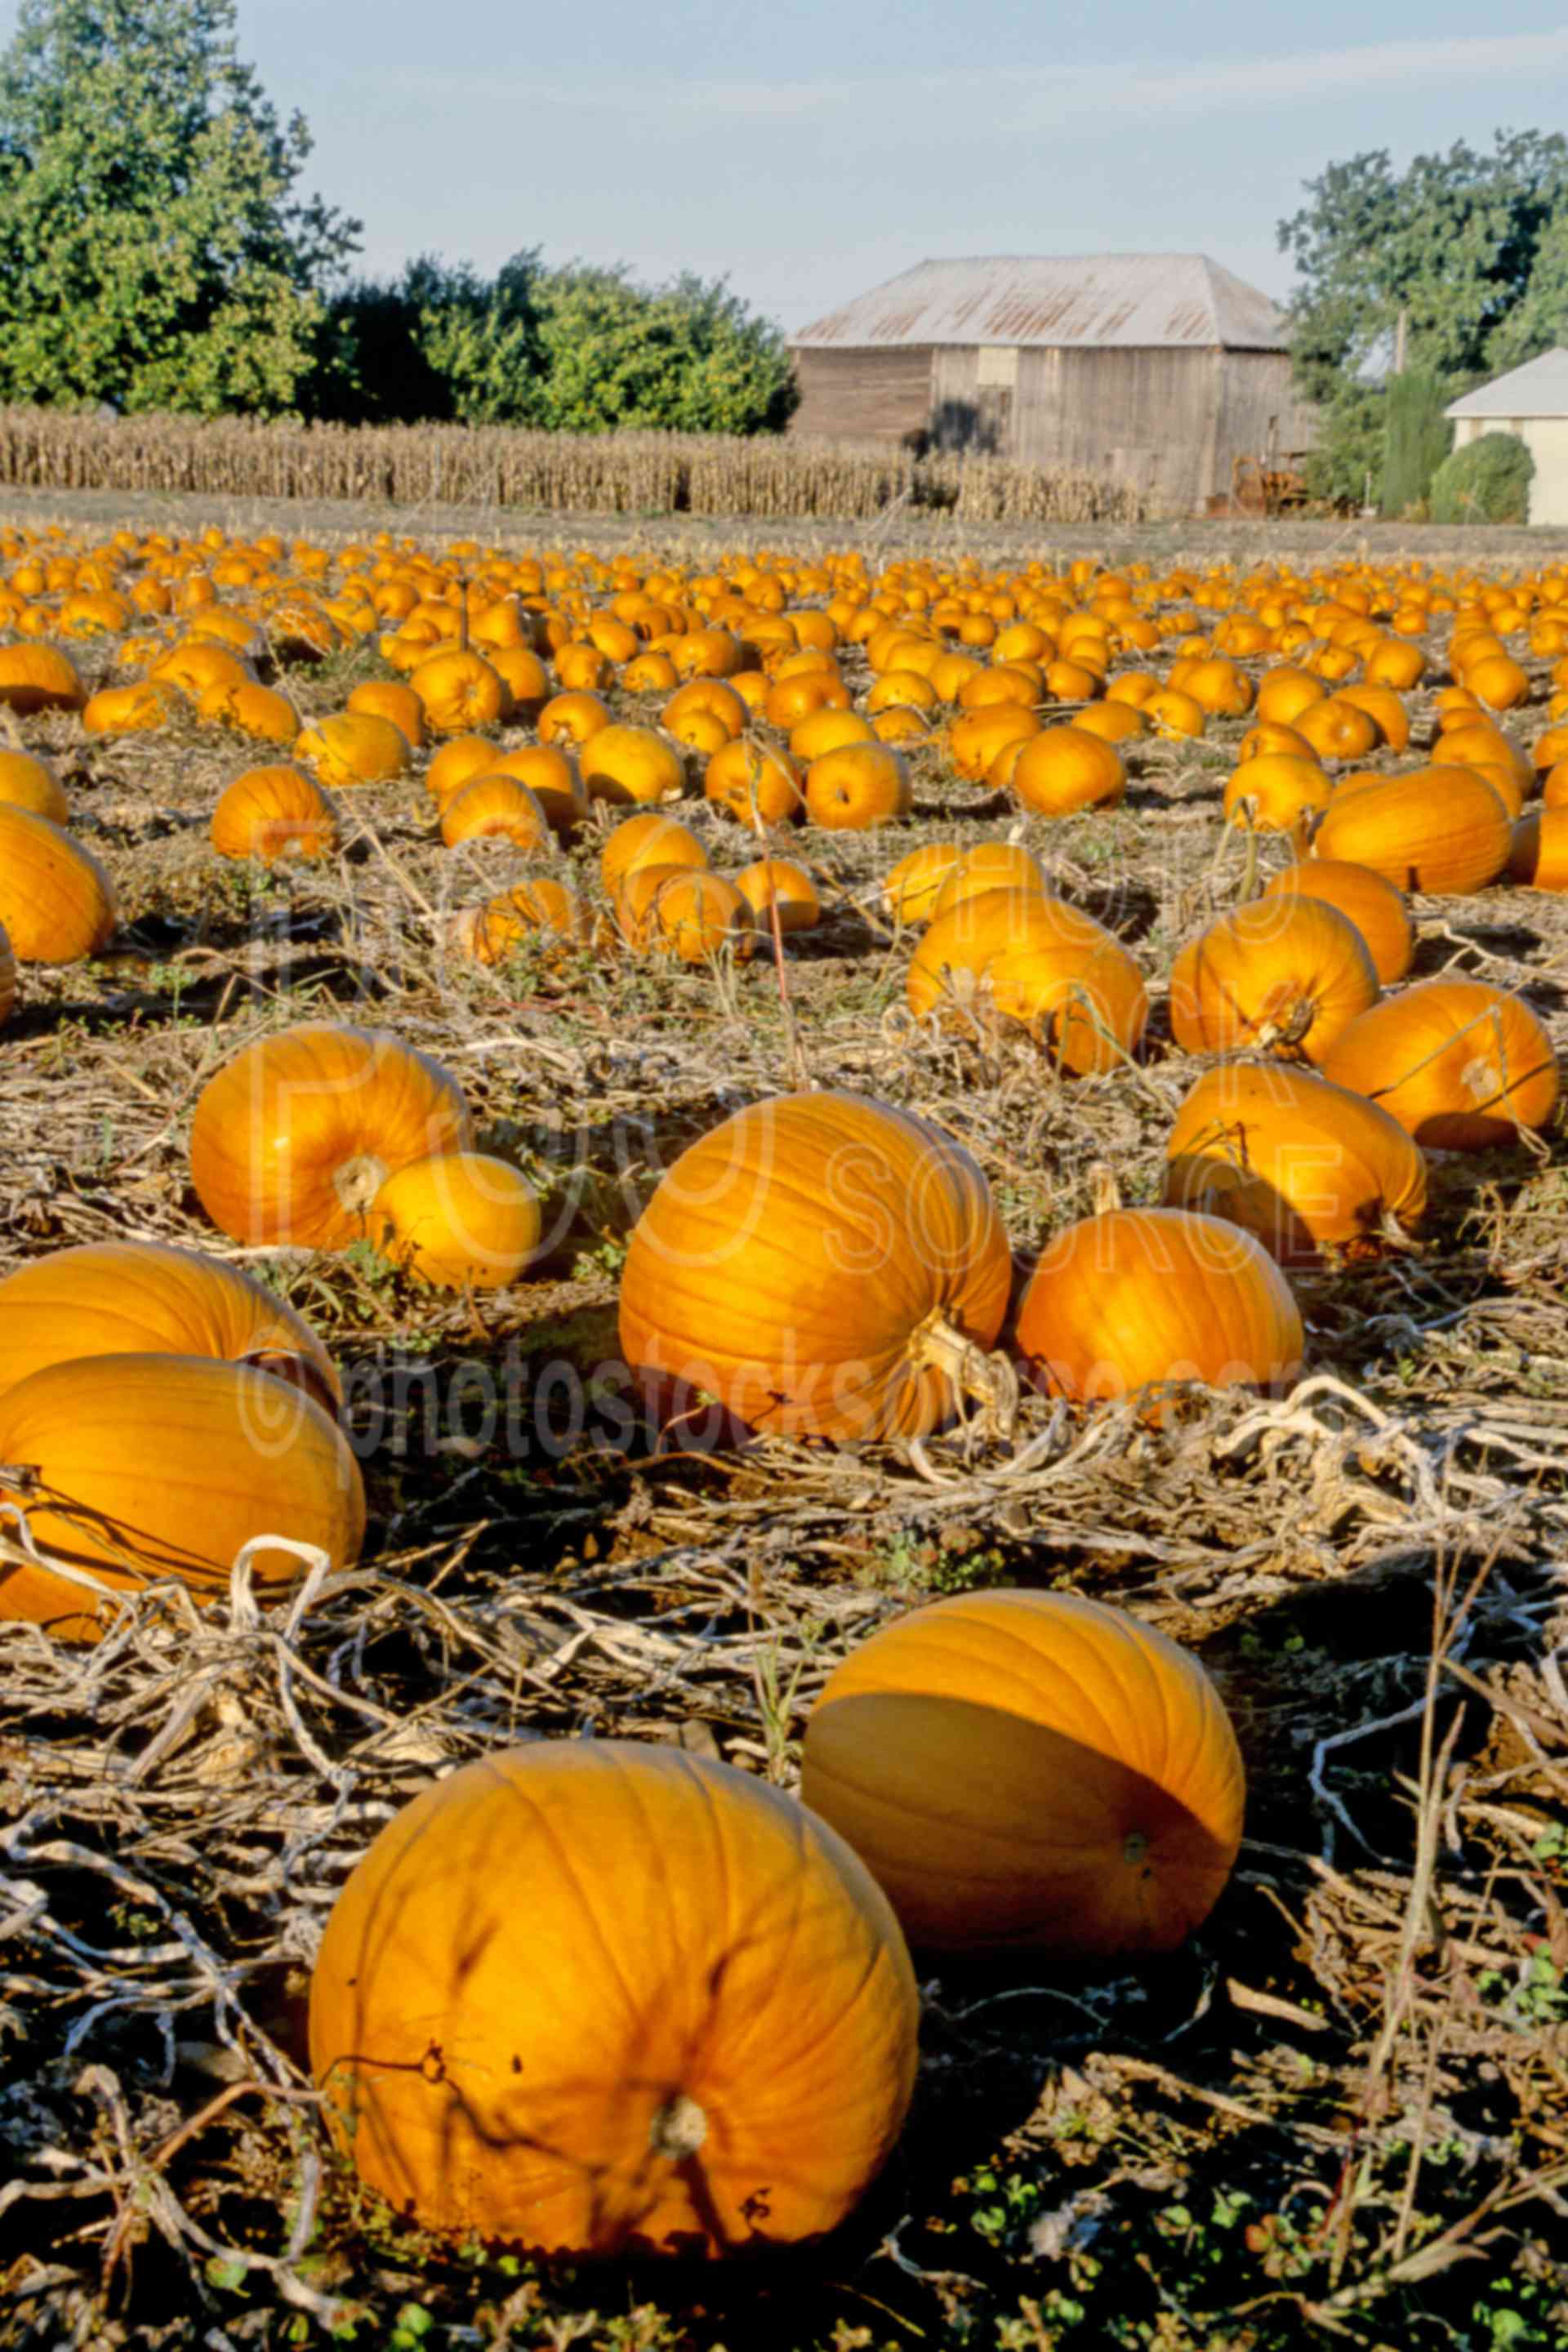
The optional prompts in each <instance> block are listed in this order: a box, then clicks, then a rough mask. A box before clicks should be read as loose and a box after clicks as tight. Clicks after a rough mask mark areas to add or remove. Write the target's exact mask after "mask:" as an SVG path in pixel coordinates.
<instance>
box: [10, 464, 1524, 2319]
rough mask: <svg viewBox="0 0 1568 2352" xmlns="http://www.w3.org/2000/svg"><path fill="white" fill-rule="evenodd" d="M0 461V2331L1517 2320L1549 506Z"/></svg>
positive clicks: (1520, 2296) (1520, 2301) (1520, 2309)
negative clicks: (998, 496) (660, 491)
mask: <svg viewBox="0 0 1568 2352" xmlns="http://www.w3.org/2000/svg"><path fill="white" fill-rule="evenodd" d="M43 500H44V494H43V493H39V494H38V498H37V500H35V501H33V502H32V503H29V501H28V500H27V499H24V498H22V497H20V496H18V497H17V498H16V500H15V503H14V505H13V507H12V508H11V509H10V512H11V513H12V515H13V517H21V518H22V519H21V520H15V519H14V520H10V521H8V522H6V521H0V1102H3V1113H0V2150H3V2151H4V2162H3V2163H0V2346H5V2347H12V2346H26V2347H39V2348H40V2352H42V2347H49V2352H57V2347H84V2352H100V2347H102V2352H110V2347H113V2352H121V2347H127V2352H129V2347H146V2352H162V2347H184V2346H187V2345H188V2346H191V2347H197V2346H203V2347H206V2346H210V2347H216V2352H238V2347H268V2352H270V2347H281V2346H289V2345H304V2346H309V2345H313V2344H317V2343H321V2344H329V2343H332V2342H338V2343H342V2344H352V2345H355V2346H363V2347H371V2346H374V2347H384V2346H387V2347H397V2352H418V2347H427V2352H448V2347H450V2348H451V2352H458V2347H465V2352H466V2347H487V2348H488V2347H562V2348H563V2352H564V2347H572V2346H578V2347H585V2352H688V2348H690V2352H713V2347H728V2352H751V2347H773V2352H926V2347H958V2346H963V2347H985V2348H986V2352H1057V2347H1061V2352H1090V2347H1093V2352H1103V2347H1118V2352H1290V2347H1307V2346H1317V2345H1344V2346H1346V2347H1361V2348H1363V2352H1408V2348H1409V2347H1432V2352H1442V2347H1459V2352H1520V2347H1534V2346H1538V2345H1539V2346H1542V2347H1548V2346H1558V2345H1561V2344H1562V2343H1563V2342H1564V2341H1565V2340H1568V1679H1565V1677H1568V1586H1565V1584H1564V1580H1563V1567H1564V1560H1565V1559H1568V1153H1565V1151H1564V1142H1565V1136H1568V1120H1565V1114H1564V1109H1563V1097H1562V1091H1561V1082H1560V1073H1561V1067H1562V1062H1563V1053H1564V1048H1565V1047H1568V554H1564V553H1562V552H1558V551H1555V550H1554V548H1553V546H1552V543H1551V542H1543V541H1542V540H1541V539H1540V538H1539V535H1538V536H1537V537H1536V538H1535V539H1531V538H1528V537H1526V536H1524V535H1516V537H1515V538H1514V540H1513V541H1510V542H1509V543H1508V544H1506V545H1504V544H1502V543H1498V544H1495V545H1491V544H1489V541H1488V535H1487V534H1485V533H1479V532H1478V533H1475V534H1472V535H1471V536H1470V537H1469V538H1468V539H1467V538H1465V537H1464V536H1463V535H1455V536H1451V537H1443V536H1439V535H1436V534H1430V535H1426V536H1422V535H1420V534H1415V535H1411V534H1409V533H1404V534H1400V533H1394V532H1390V533H1387V534H1384V535H1382V536H1380V537H1378V538H1377V539H1375V540H1362V541H1356V540H1355V538H1354V537H1353V535H1352V534H1347V533H1345V532H1343V531H1341V530H1337V529H1335V530H1327V529H1325V530H1313V529H1312V528H1310V527H1308V526H1303V527H1301V528H1300V529H1296V530H1289V529H1287V528H1284V527H1280V528H1278V529H1272V530H1270V529H1262V528H1259V529H1257V530H1252V531H1250V532H1248V533H1247V534H1246V535H1245V536H1243V535H1242V534H1239V533H1237V534H1235V535H1233V536H1230V537H1227V536H1226V533H1225V531H1224V530H1223V529H1218V528H1216V529H1215V531H1214V532H1213V533H1212V534H1211V535H1210V536H1209V537H1207V538H1205V537H1204V536H1203V534H1202V530H1201V529H1200V528H1199V527H1192V528H1191V529H1190V530H1188V534H1187V538H1186V541H1185V543H1183V541H1182V539H1181V535H1180V533H1178V532H1176V531H1174V530H1164V531H1163V532H1159V531H1156V530H1152V529H1150V530H1142V531H1141V530H1137V529H1132V528H1125V529H1121V530H1117V531H1116V532H1115V533H1113V534H1111V535H1109V536H1108V535H1106V533H1105V532H1104V531H1103V530H1102V529H1101V527H1100V525H1098V524H1094V523H1085V524H1081V525H1077V524H1075V525H1070V526H1069V525H1067V524H1061V523H1058V524H1053V525H1052V526H1050V527H1049V528H1048V529H1047V528H1046V527H1045V526H1040V527H1038V528H1037V529H1033V530H1026V529H1025V528H1023V527H1022V526H1019V527H1017V528H1011V527H1010V528H1009V529H1007V530H1000V529H993V530H982V529H979V528H975V529H974V530H973V533H972V535H971V536H970V537H968V538H966V537H965V536H964V531H965V530H966V529H967V525H966V524H965V523H964V521H963V518H959V519H958V520H957V521H956V522H952V521H950V522H949V523H948V525H947V527H946V528H944V529H940V530H939V529H938V528H937V527H936V526H935V525H934V524H932V525H931V526H930V527H923V526H922V525H921V521H920V518H919V517H909V518H906V519H905V520H904V522H903V523H902V524H901V525H900V527H899V528H897V529H893V528H890V527H889V525H888V524H887V523H886V522H885V521H884V522H877V523H869V524H853V525H851V524H847V523H846V524H843V525H841V526H838V527H837V528H835V527H834V526H832V525H828V524H815V525H813V526H811V527H810V528H809V529H807V528H805V527H803V526H796V525H792V524H781V525H777V526H759V527H758V529H757V530H756V531H755V532H753V533H752V535H751V536H750V537H747V536H746V534H745V530H744V526H743V525H742V524H738V523H735V522H731V521H729V520H725V521H722V522H713V523H708V524H702V523H697V522H690V523H683V524H679V525H677V524H675V523H673V522H669V521H666V522H663V523H659V522H645V523H641V524H639V523H638V522H637V520H636V519H635V518H634V517H632V516H630V515H623V516H621V517H618V518H616V519H615V520H601V521H599V522H598V523H588V522H579V521H576V520H572V521H563V519H562V518H560V517H556V516H552V517H549V518H545V519H536V520H534V521H533V522H532V523H531V520H530V518H529V517H528V516H527V515H526V514H522V513H518V514H510V513H509V514H507V515H506V516H505V517H504V518H502V517H500V516H497V517H494V518H492V520H490V522H489V524H488V525H487V526H486V527H485V528H484V529H483V530H475V531H471V532H468V533H466V534H465V533H461V532H459V531H458V530H452V531H440V530H436V529H435V528H433V527H430V528H421V527H418V526H416V524H415V523H413V522H411V521H410V520H408V519H407V518H398V517H395V516H393V517H387V518H384V517H383V515H382V513H381V512H380V510H379V509H373V508H366V509H364V510H363V514H362V515H361V516H360V517H359V518H358V519H357V520H348V519H346V518H345V517H344V515H343V513H342V510H341V509H337V510H334V512H333V515H332V518H331V521H330V522H329V521H327V520H322V519H321V517H320V516H317V517H316V518H315V519H314V521H313V527H310V528H307V527H306V526H305V524H304V522H303V521H302V517H309V516H310V509H299V508H295V509H290V508H289V506H288V505H286V504H285V503H283V502H281V501H279V502H276V503H274V504H271V505H269V506H267V507H263V506H261V505H259V504H258V505H255V506H253V507H251V508H250V509H247V511H246V513H245V515H244V516H243V517H241V516H239V515H238V514H237V513H230V514H228V515H227V516H226V519H225V520H223V521H221V522H219V521H208V520H205V514H206V513H208V512H211V511H212V509H210V508H208V509H199V508H198V506H197V504H196V503H195V501H191V500H184V501H171V502H169V504H168V505H167V506H166V508H163V509H160V505H159V501H158V500H157V499H154V498H152V497H148V498H145V499H136V500H134V501H132V499H130V498H129V497H127V498H126V499H124V501H123V502H122V503H121V504H120V505H119V506H118V508H117V507H116V503H115V499H113V498H112V497H110V496H107V495H105V496H101V497H99V498H97V499H92V500H89V499H85V498H84V499H79V500H75V501H73V499H71V498H70V497H68V496H67V495H65V494H63V493H62V494H58V495H56V494H52V493H51V494H49V496H48V499H47V503H42V502H41V501H43ZM773 530H778V531H781V532H785V533H789V534H791V535H789V536H787V537H784V538H779V539H777V540H775V539H774V538H773V536H772V535H771V534H772V532H773ZM760 539H763V540H765V543H763V544H758V543H757V541H758V540H760Z"/></svg>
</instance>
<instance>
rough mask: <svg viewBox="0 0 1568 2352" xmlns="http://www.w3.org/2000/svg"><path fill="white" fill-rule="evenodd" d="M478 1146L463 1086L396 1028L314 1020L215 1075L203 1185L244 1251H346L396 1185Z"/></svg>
mask: <svg viewBox="0 0 1568 2352" xmlns="http://www.w3.org/2000/svg"><path fill="white" fill-rule="evenodd" d="M469 1141H470V1134H469V1123H468V1107H467V1105H466V1104H465V1102H464V1100H463V1097H462V1091H461V1089H460V1087H458V1083H457V1081H456V1079H455V1078H453V1077H451V1076H448V1074H447V1072H446V1071H445V1070H443V1069H442V1068H440V1066H438V1065H437V1063H435V1062H432V1061H429V1060H427V1059H426V1056H425V1055H423V1054H416V1052H415V1051H414V1049H413V1048H412V1046H409V1045H405V1044H404V1043H403V1041H402V1039H401V1038H399V1037H394V1036H392V1035H390V1034H387V1033H386V1032H384V1031H377V1030H369V1029H353V1028H347V1027H343V1026H340V1025H338V1024H333V1023H331V1022H325V1021H309V1022H304V1023H301V1024H300V1026H299V1027H297V1028H293V1029H284V1030H280V1031H279V1032H278V1033H277V1034H274V1035H271V1036H263V1037H259V1038H258V1039H257V1041H256V1042H255V1044H254V1045H247V1046H246V1047H245V1049H244V1050H243V1051H242V1052H241V1053H238V1054H237V1055H235V1057H234V1059H233V1061H231V1062H228V1063H226V1065H225V1066H224V1067H223V1068H222V1069H221V1070H219V1071H218V1073H217V1075H216V1077H213V1078H210V1079H209V1080H208V1081H207V1084H206V1085H205V1087H204V1088H203V1089H202V1093H201V1095H200V1097H199V1098H198V1100H197V1103H196V1108H195V1116H194V1118H193V1119H192V1122H191V1181H192V1182H193V1183H194V1184H195V1189H196V1194H197V1197H198V1199H199V1200H200V1202H201V1204H202V1206H203V1208H204V1209H205V1211H206V1213H207V1214H208V1216H209V1217H210V1218H211V1219H212V1221H213V1223H214V1224H215V1225H216V1226H217V1228H218V1230H219V1231H220V1232H221V1233H226V1234H230V1235H232V1237H233V1238H234V1239H235V1240H236V1241H239V1242H250V1243H259V1242H292V1243H294V1244H297V1245H298V1246H299V1247H300V1248H305V1249H342V1248H346V1247H347V1245H348V1244H349V1243H350V1242H353V1241H357V1240H358V1239H359V1238H360V1237H361V1236H362V1235H363V1233H364V1230H365V1215H366V1213H367V1212H368V1210H369V1209H370V1206H371V1204H372V1202H374V1199H375V1197H376V1194H377V1193H378V1192H380V1191H381V1188H382V1186H383V1185H384V1183H385V1182H386V1180H387V1178H388V1177H389V1176H391V1175H393V1174H395V1172H396V1171H397V1170H398V1169H399V1168H403V1167H405V1166H406V1165H407V1164H408V1162H409V1161H410V1160H422V1159H424V1158H426V1155H427V1154H429V1153H431V1152H434V1151H460V1150H467V1149H468V1144H469Z"/></svg>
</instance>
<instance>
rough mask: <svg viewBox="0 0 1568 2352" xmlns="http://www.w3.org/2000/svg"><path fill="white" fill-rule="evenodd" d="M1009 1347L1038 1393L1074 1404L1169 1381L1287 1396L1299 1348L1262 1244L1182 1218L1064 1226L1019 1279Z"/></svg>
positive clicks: (1135, 1217) (1291, 1309)
mask: <svg viewBox="0 0 1568 2352" xmlns="http://www.w3.org/2000/svg"><path fill="white" fill-rule="evenodd" d="M1017 1342H1018V1350H1019V1353H1020V1354H1021V1355H1023V1356H1024V1357H1025V1358H1026V1359H1027V1360H1028V1361H1029V1363H1030V1365H1031V1368H1032V1369H1033V1370H1034V1372H1035V1376H1036V1378H1037V1381H1039V1384H1040V1385H1041V1387H1043V1388H1044V1389H1046V1390H1047V1391H1048V1392H1049V1393H1050V1394H1051V1395H1053V1396H1065V1397H1068V1398H1071V1399H1072V1400H1073V1401H1074V1402H1080V1403H1105V1402H1117V1401H1120V1400H1121V1399H1122V1398H1124V1397H1128V1396H1131V1395H1135V1394H1137V1393H1138V1392H1139V1391H1142V1390H1144V1389H1149V1388H1160V1387H1163V1386H1165V1385H1166V1384H1168V1383H1170V1382H1174V1381H1183V1382H1185V1381H1201V1382H1203V1383H1204V1384H1205V1385H1206V1386H1208V1387H1210V1388H1258V1389H1281V1388H1288V1387H1289V1385H1290V1383H1291V1382H1292V1381H1294V1380H1295V1379H1296V1378H1297V1377H1298V1376H1299V1374H1300V1370H1301V1358H1302V1350H1303V1347H1304V1344H1305V1340H1304V1334H1303V1331H1302V1328H1301V1317H1300V1310H1299V1309H1298V1307H1297V1305H1296V1301H1295V1298H1294V1297H1293V1296H1292V1294H1291V1290H1290V1286H1289V1283H1288V1282H1287V1281H1286V1279H1285V1277H1284V1276H1283V1275H1282V1274H1281V1273H1280V1271H1279V1267H1278V1266H1277V1265H1275V1263H1274V1261H1273V1259H1272V1258H1271V1257H1270V1256H1269V1255H1268V1251H1267V1250H1266V1249H1265V1248H1264V1247H1263V1244H1262V1243H1261V1242H1259V1241H1257V1240H1255V1238H1254V1237H1253V1235H1252V1234H1249V1233H1244V1232H1243V1231H1242V1229H1241V1227H1240V1226H1239V1225H1233V1224H1227V1223H1225V1222H1224V1220H1223V1219H1221V1218H1219V1217H1210V1216H1204V1215H1200V1214H1198V1213H1195V1212H1194V1211H1192V1210H1187V1209H1112V1210H1110V1211H1109V1212H1107V1213H1105V1214H1103V1215H1101V1216H1097V1217H1084V1218H1082V1219H1080V1221H1079V1223H1077V1224H1072V1225H1068V1226H1066V1227H1065V1228H1064V1229H1063V1230H1062V1232H1060V1233H1059V1234H1057V1235H1056V1236H1055V1238H1054V1239H1053V1240H1052V1241H1051V1242H1050V1244H1048V1245H1047V1249H1046V1251H1045V1254H1044V1255H1043V1256H1042V1257H1041V1259H1040V1262H1039V1264H1038V1265H1037V1267H1036V1268H1035V1271H1034V1273H1033V1275H1032V1276H1030V1278H1029V1284H1028V1287H1027V1289H1026V1291H1025V1293H1024V1297H1023V1302H1022V1305H1021V1306H1020V1307H1019V1310H1018V1326H1017Z"/></svg>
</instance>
